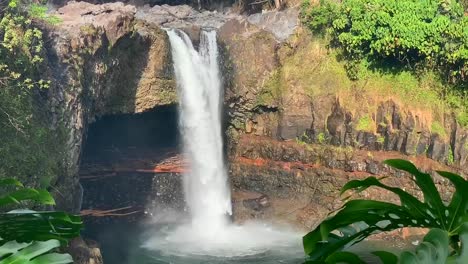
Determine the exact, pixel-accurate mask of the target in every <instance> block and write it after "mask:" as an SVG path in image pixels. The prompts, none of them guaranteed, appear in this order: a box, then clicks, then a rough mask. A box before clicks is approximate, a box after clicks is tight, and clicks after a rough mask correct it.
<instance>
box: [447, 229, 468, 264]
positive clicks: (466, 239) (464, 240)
mask: <svg viewBox="0 0 468 264" xmlns="http://www.w3.org/2000/svg"><path fill="white" fill-rule="evenodd" d="M460 241H461V247H460V250H459V252H458V254H457V255H454V256H450V257H449V259H448V261H447V264H466V263H468V221H467V222H465V223H464V224H463V225H462V226H461V227H460Z"/></svg>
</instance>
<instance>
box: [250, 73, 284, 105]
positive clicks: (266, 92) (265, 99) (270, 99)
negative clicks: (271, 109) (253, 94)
mask: <svg viewBox="0 0 468 264" xmlns="http://www.w3.org/2000/svg"><path fill="white" fill-rule="evenodd" d="M254 83H256V81H254ZM284 87H285V86H284V84H283V83H282V76H281V72H280V71H279V70H275V71H273V72H272V73H271V75H270V78H268V80H267V81H266V82H265V85H264V86H263V87H262V90H261V91H260V93H259V95H258V97H257V102H256V105H259V106H260V105H263V106H276V105H278V102H279V100H280V98H281V95H282V93H283V90H284Z"/></svg>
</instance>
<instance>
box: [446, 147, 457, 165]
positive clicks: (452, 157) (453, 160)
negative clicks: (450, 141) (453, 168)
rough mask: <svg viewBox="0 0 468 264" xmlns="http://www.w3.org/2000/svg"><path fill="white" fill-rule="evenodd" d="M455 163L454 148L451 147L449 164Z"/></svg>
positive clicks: (448, 158)
mask: <svg viewBox="0 0 468 264" xmlns="http://www.w3.org/2000/svg"><path fill="white" fill-rule="evenodd" d="M454 163H455V158H454V156H453V149H452V148H450V150H449V155H448V157H447V164H448V165H452V164H454Z"/></svg>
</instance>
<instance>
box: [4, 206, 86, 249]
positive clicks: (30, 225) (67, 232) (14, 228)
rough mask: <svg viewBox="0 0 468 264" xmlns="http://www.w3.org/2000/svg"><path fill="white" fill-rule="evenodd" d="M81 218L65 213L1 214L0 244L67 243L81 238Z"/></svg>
mask: <svg viewBox="0 0 468 264" xmlns="http://www.w3.org/2000/svg"><path fill="white" fill-rule="evenodd" d="M82 225H83V224H82V221H81V218H80V217H79V216H74V215H70V214H67V213H64V212H34V211H13V212H10V213H3V214H0V238H1V239H0V242H1V241H2V240H3V241H10V240H16V241H18V242H30V241H33V240H37V241H44V240H49V239H58V240H61V241H67V240H68V239H71V238H73V237H77V236H79V232H80V230H81V228H82Z"/></svg>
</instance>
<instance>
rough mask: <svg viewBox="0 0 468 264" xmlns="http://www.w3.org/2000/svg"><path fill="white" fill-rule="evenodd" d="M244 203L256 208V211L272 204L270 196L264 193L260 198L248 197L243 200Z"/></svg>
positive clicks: (246, 205) (248, 206)
mask: <svg viewBox="0 0 468 264" xmlns="http://www.w3.org/2000/svg"><path fill="white" fill-rule="evenodd" d="M243 204H244V206H245V207H247V208H249V209H251V210H254V211H260V210H263V209H264V208H267V207H269V206H270V201H269V199H268V196H266V195H262V196H260V197H258V198H255V199H247V200H244V201H243Z"/></svg>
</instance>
